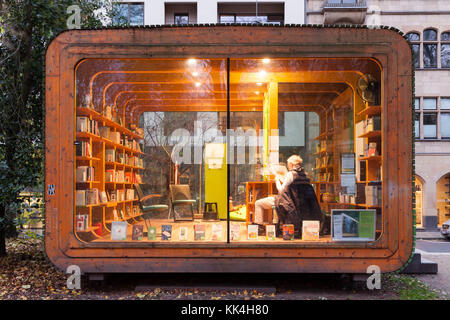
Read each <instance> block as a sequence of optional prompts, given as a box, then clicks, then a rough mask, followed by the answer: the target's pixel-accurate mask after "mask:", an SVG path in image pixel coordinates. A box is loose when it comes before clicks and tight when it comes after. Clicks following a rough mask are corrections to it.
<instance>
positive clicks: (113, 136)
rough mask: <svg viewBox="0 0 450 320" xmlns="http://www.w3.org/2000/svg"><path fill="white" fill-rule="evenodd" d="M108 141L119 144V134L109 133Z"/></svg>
mask: <svg viewBox="0 0 450 320" xmlns="http://www.w3.org/2000/svg"><path fill="white" fill-rule="evenodd" d="M109 140H111V141H112V142H114V143H117V144H120V132H110V133H109Z"/></svg>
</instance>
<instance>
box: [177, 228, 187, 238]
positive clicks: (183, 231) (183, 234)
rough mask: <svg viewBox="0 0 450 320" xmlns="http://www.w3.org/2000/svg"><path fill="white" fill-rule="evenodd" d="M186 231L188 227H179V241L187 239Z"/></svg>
mask: <svg viewBox="0 0 450 320" xmlns="http://www.w3.org/2000/svg"><path fill="white" fill-rule="evenodd" d="M187 233H188V228H187V227H180V229H179V234H178V235H179V240H180V241H184V240H187Z"/></svg>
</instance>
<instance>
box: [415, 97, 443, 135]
mask: <svg viewBox="0 0 450 320" xmlns="http://www.w3.org/2000/svg"><path fill="white" fill-rule="evenodd" d="M414 110H415V114H414V130H415V138H416V139H450V97H440V98H433V97H422V98H416V99H415V102H414Z"/></svg>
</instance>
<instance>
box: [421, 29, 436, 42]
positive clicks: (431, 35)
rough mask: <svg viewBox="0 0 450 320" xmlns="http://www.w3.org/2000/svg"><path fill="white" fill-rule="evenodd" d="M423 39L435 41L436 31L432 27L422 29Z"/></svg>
mask: <svg viewBox="0 0 450 320" xmlns="http://www.w3.org/2000/svg"><path fill="white" fill-rule="evenodd" d="M423 40H424V41H436V40H437V32H436V31H435V30H433V29H427V30H424V32H423Z"/></svg>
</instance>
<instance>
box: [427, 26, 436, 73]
mask: <svg viewBox="0 0 450 320" xmlns="http://www.w3.org/2000/svg"><path fill="white" fill-rule="evenodd" d="M437 40H438V39H437V32H436V30H434V29H426V30H424V31H423V67H424V68H437V52H438V51H437V47H438V45H437Z"/></svg>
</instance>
